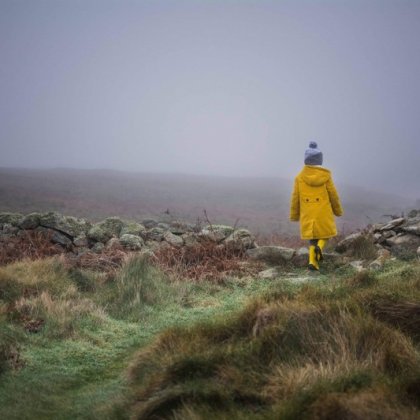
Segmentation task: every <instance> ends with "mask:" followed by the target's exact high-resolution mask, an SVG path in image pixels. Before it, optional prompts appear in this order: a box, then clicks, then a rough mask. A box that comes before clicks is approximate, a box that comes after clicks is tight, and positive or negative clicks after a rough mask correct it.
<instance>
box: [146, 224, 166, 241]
mask: <svg viewBox="0 0 420 420" xmlns="http://www.w3.org/2000/svg"><path fill="white" fill-rule="evenodd" d="M164 233H165V230H164V229H162V228H160V227H158V226H156V227H154V228H152V229H150V230H148V231H147V232H146V238H147V239H149V240H152V241H157V242H160V241H162V240H163V234H164Z"/></svg>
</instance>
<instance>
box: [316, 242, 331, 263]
mask: <svg viewBox="0 0 420 420" xmlns="http://www.w3.org/2000/svg"><path fill="white" fill-rule="evenodd" d="M327 242H328V239H319V240H318V243H317V245H316V247H315V254H316V260H317V261H318V262H319V261H322V260H323V259H324V257H323V255H322V250H323V249H324V248H325V245H326V244H327Z"/></svg>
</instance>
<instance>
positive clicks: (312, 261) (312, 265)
mask: <svg viewBox="0 0 420 420" xmlns="http://www.w3.org/2000/svg"><path fill="white" fill-rule="evenodd" d="M317 244H318V239H311V240H310V241H309V265H308V268H309V269H310V270H319V264H318V260H317V258H316V251H315V248H316V247H317V246H318V245H317Z"/></svg>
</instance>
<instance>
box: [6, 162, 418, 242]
mask: <svg viewBox="0 0 420 420" xmlns="http://www.w3.org/2000/svg"><path fill="white" fill-rule="evenodd" d="M291 188H292V181H290V180H284V179H274V178H225V177H205V176H188V175H163V174H142V173H128V172H118V171H103V170H101V171H99V170H89V171H88V170H71V169H57V170H23V169H5V168H3V169H0V211H12V212H15V211H18V212H22V213H30V212H32V211H51V210H55V211H59V212H62V213H64V214H73V215H75V216H80V217H88V218H89V219H94V220H99V219H101V218H104V217H107V216H114V215H119V216H124V217H128V218H133V219H140V220H141V219H143V218H146V217H158V216H160V215H162V214H163V213H164V212H165V211H167V210H169V212H170V213H171V214H172V215H173V216H174V217H176V218H180V219H184V220H188V221H195V220H196V219H197V218H200V219H203V209H206V210H207V213H208V215H209V217H210V219H211V221H212V222H215V223H227V224H232V225H233V224H234V223H235V221H236V220H237V219H239V224H240V225H241V226H244V227H248V228H250V229H251V230H252V231H253V232H254V233H263V234H273V233H282V234H285V233H287V234H292V235H297V233H298V228H297V226H296V225H295V224H291V223H290V222H289V221H288V212H289V199H290V193H291ZM338 188H339V191H340V195H341V199H342V202H343V205H344V209H345V216H344V217H343V218H341V219H338V226H339V228H340V230H341V231H347V232H348V231H351V230H353V229H355V228H358V227H362V226H365V225H366V224H367V223H371V222H375V221H380V220H384V219H383V217H382V216H383V215H384V214H400V213H401V212H402V211H404V210H405V209H407V208H409V207H412V205H413V204H414V201H415V200H414V199H413V200H410V199H405V198H401V197H398V196H393V195H390V194H383V193H378V192H375V191H368V190H365V189H363V188H359V187H355V186H345V185H338Z"/></svg>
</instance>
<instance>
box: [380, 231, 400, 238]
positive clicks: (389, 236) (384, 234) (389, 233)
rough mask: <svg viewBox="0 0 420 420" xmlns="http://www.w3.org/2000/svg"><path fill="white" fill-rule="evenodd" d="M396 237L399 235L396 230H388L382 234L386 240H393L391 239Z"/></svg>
mask: <svg viewBox="0 0 420 420" xmlns="http://www.w3.org/2000/svg"><path fill="white" fill-rule="evenodd" d="M396 235H397V233H396V232H395V231H394V230H386V231H385V232H384V233H383V234H382V236H383V237H384V238H385V239H388V238H391V237H393V236H396Z"/></svg>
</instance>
